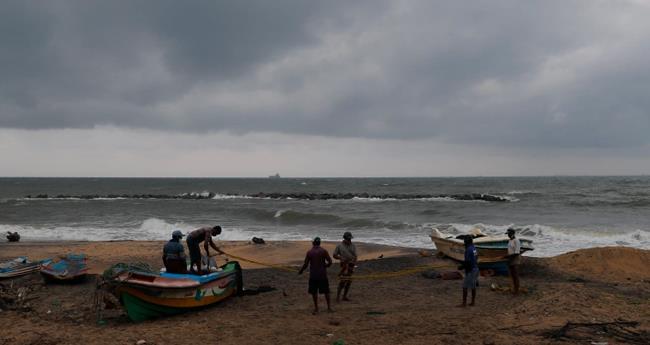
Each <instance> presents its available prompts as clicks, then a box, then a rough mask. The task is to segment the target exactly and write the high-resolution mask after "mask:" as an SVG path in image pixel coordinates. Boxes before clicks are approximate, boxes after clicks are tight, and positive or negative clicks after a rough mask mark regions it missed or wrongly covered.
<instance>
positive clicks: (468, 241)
mask: <svg viewBox="0 0 650 345" xmlns="http://www.w3.org/2000/svg"><path fill="white" fill-rule="evenodd" d="M464 242H465V260H464V261H463V268H465V279H464V280H463V304H461V305H460V306H461V307H465V306H466V305H467V289H472V302H471V303H470V304H469V305H470V306H473V305H474V302H475V300H476V286H477V285H478V275H479V271H478V251H477V250H476V248H475V247H474V240H472V237H471V236H466V237H465V239H464Z"/></svg>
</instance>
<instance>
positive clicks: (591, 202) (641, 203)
mask: <svg viewBox="0 0 650 345" xmlns="http://www.w3.org/2000/svg"><path fill="white" fill-rule="evenodd" d="M568 204H569V205H570V206H575V207H634V208H645V207H650V198H637V199H623V200H622V199H614V198H608V199H587V198H585V199H581V200H574V201H570V202H569V203H568Z"/></svg>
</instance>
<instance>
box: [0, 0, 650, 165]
mask: <svg viewBox="0 0 650 345" xmlns="http://www.w3.org/2000/svg"><path fill="white" fill-rule="evenodd" d="M648 18H650V1H645V0H617V1H603V0H583V1H571V0H557V1H554V0H544V1H521V0H513V1H498V0H497V1H495V0H490V1H480V0H479V1H477V0H471V1H432V0H423V1H415V0H414V1H400V0H386V1H383V0H366V1H336V0H327V1H304V0H296V1H285V0H273V1H268V0H256V1H249V0H241V1H171V0H170V1H162V0H155V1H153V0H152V1H144V0H142V1H103V0H101V1H90V0H83V1H81V0H80V1H56V0H52V1H24V0H7V1H3V2H2V5H1V6H0V44H1V45H2V46H1V47H0V160H1V164H0V176H266V175H269V174H273V173H275V172H279V173H280V174H281V175H284V176H467V175H469V176H477V175H480V176H486V175H556V174H574V175H575V174H578V175H580V174H588V175H594V174H595V175H607V174H650V158H649V157H650V135H649V133H650V67H649V63H648V61H650V20H648Z"/></svg>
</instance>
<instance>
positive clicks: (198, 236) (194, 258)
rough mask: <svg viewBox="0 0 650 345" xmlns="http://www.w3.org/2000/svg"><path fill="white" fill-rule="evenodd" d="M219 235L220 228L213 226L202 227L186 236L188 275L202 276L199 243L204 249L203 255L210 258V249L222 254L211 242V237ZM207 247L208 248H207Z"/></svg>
mask: <svg viewBox="0 0 650 345" xmlns="http://www.w3.org/2000/svg"><path fill="white" fill-rule="evenodd" d="M220 233H221V227H220V226H219V225H215V226H213V227H209V226H206V227H203V228H200V229H196V230H194V231H192V232H190V233H189V234H188V235H187V249H189V251H190V262H191V263H190V273H194V274H199V275H200V274H204V272H203V270H201V249H200V248H199V243H201V242H203V248H205V255H206V256H207V257H208V259H209V258H210V248H209V247H212V248H213V249H214V250H216V251H217V252H218V253H219V254H223V252H222V251H221V249H219V248H218V247H217V245H216V244H214V242H213V241H212V236H217V235H219V234H220ZM208 245H209V247H208ZM194 265H196V271H195V270H194Z"/></svg>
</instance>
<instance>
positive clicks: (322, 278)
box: [298, 237, 333, 315]
mask: <svg viewBox="0 0 650 345" xmlns="http://www.w3.org/2000/svg"><path fill="white" fill-rule="evenodd" d="M312 245H313V247H312V248H311V249H310V250H309V251H308V252H307V255H305V263H304V264H303V265H302V268H300V271H298V274H302V272H303V271H304V270H305V269H307V266H309V289H308V290H307V291H308V292H309V293H310V294H311V296H312V298H313V299H314V312H313V313H312V314H314V315H316V314H318V293H321V294H323V295H325V301H327V311H329V312H332V311H333V310H332V308H331V307H330V285H329V281H328V280H327V268H328V267H330V266H332V258H330V254H329V253H328V252H327V250H326V249H325V248H322V247H321V246H320V237H316V238H314V241H313V242H312Z"/></svg>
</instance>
